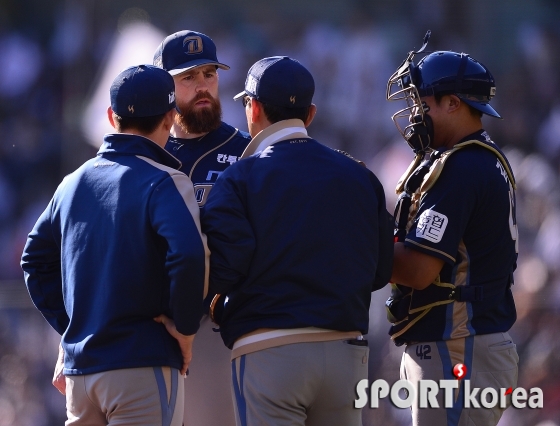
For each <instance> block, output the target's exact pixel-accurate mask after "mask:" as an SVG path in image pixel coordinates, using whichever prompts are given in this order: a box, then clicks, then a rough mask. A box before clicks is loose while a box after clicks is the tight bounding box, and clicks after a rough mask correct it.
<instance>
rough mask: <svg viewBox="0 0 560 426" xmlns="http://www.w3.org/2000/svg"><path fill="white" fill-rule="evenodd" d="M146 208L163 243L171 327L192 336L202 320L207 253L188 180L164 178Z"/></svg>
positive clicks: (196, 207)
mask: <svg viewBox="0 0 560 426" xmlns="http://www.w3.org/2000/svg"><path fill="white" fill-rule="evenodd" d="M149 208H150V218H151V222H152V227H153V229H154V230H155V231H156V233H157V234H158V235H160V236H162V237H163V238H164V239H165V241H166V242H167V255H166V260H165V269H166V272H167V275H168V277H169V285H170V302H169V303H170V308H171V312H172V314H173V319H174V321H175V325H176V327H177V330H178V331H179V332H180V333H182V334H185V335H190V334H194V333H196V331H197V330H198V327H199V323H200V318H202V300H203V297H204V292H205V282H206V277H207V256H208V250H207V247H206V242H205V239H206V237H205V236H204V235H203V234H202V233H201V230H200V222H199V209H198V204H197V203H196V200H195V198H194V191H193V186H192V183H191V181H190V180H189V178H188V177H187V176H185V175H184V174H183V173H179V172H177V173H176V174H172V175H170V177H169V178H166V179H164V180H163V181H162V182H161V183H160V184H159V185H157V187H155V188H154V190H153V194H152V197H151V199H150V207H149Z"/></svg>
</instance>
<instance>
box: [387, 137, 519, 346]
mask: <svg viewBox="0 0 560 426" xmlns="http://www.w3.org/2000/svg"><path fill="white" fill-rule="evenodd" d="M470 140H474V141H475V142H474V143H471V144H468V145H466V146H464V147H462V148H460V149H458V150H457V151H456V152H454V153H452V155H450V156H449V158H447V160H446V162H445V167H444V168H443V170H441V174H440V176H439V178H437V181H435V183H434V184H433V186H432V187H430V188H429V189H428V190H427V191H426V192H425V193H423V194H422V197H421V199H420V205H419V208H418V211H417V213H416V217H415V220H414V222H413V224H412V226H411V228H410V230H409V231H408V233H407V236H406V240H405V245H406V246H408V247H410V248H413V249H414V250H418V251H421V252H423V253H426V254H429V255H431V256H435V257H438V258H440V259H443V260H444V261H445V264H444V266H443V268H442V270H441V272H440V276H439V282H440V283H450V284H453V285H456V286H467V287H472V286H477V287H478V288H480V289H481V292H480V293H479V295H481V299H482V300H472V301H461V302H454V303H449V304H442V305H438V306H433V307H432V308H431V309H429V310H428V311H427V312H426V313H425V314H424V315H423V316H422V315H420V318H419V319H418V320H417V322H415V323H414V324H409V325H410V327H409V328H408V327H403V325H404V324H400V325H395V326H393V327H392V329H391V332H390V334H393V335H394V336H393V338H395V337H396V339H395V340H396V342H397V343H399V342H414V341H435V340H448V339H453V338H459V337H466V336H469V335H475V334H489V333H496V332H505V331H507V330H509V329H510V327H511V326H512V325H513V323H514V322H515V319H516V311H515V305H514V301H513V296H512V292H511V289H510V285H511V283H512V279H513V278H512V277H513V270H514V268H515V263H516V259H517V246H516V244H517V242H516V240H517V227H516V225H515V196H514V190H513V185H514V182H511V178H510V176H509V175H508V172H507V171H506V169H509V166H508V165H507V160H505V161H506V163H505V166H504V164H503V163H502V162H501V161H500V159H499V156H501V157H503V158H504V159H505V157H504V156H503V154H502V153H501V152H500V151H499V149H498V148H497V146H496V145H495V144H494V143H493V142H491V141H490V140H489V138H488V137H487V134H486V132H477V133H476V134H474V135H470V136H469V137H467V138H465V139H464V140H463V141H462V142H461V143H463V142H466V141H470ZM458 145H459V144H458ZM485 145H486V146H489V147H490V148H487V147H486V146H485ZM493 151H494V152H493ZM497 154H499V155H497ZM511 177H513V175H511ZM432 286H433V285H431V286H429V287H428V289H426V290H422V291H417V290H414V292H413V296H412V298H413V299H414V298H415V297H418V298H420V297H422V296H421V293H422V292H425V291H430V290H429V288H430V287H432ZM406 328H408V329H407V330H406ZM397 330H398V331H400V333H399V332H397V333H396V335H395V332H396V331H397ZM403 331H404V332H403Z"/></svg>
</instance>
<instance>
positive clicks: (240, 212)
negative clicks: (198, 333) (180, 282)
mask: <svg viewBox="0 0 560 426" xmlns="http://www.w3.org/2000/svg"><path fill="white" fill-rule="evenodd" d="M250 161H252V160H243V161H242V162H240V163H236V164H233V165H232V166H230V167H229V168H228V169H227V170H226V171H224V172H223V173H222V175H221V176H220V177H219V178H218V180H217V181H216V183H215V184H214V187H213V189H212V192H211V193H210V196H209V197H208V201H207V202H206V205H205V206H204V208H203V211H202V229H203V231H204V232H205V233H206V235H207V236H208V247H209V248H210V252H211V253H212V254H211V256H210V292H213V293H219V294H224V293H227V292H229V291H230V290H231V289H233V288H234V287H235V285H236V284H239V283H240V282H241V281H242V280H243V278H244V277H246V276H247V272H248V270H249V266H250V264H251V260H252V258H253V254H254V251H255V247H256V243H255V236H254V233H253V230H252V227H251V224H250V223H249V219H248V217H247V212H246V208H245V204H244V203H245V191H244V188H243V185H242V184H241V183H239V182H240V179H239V178H238V176H239V175H240V174H241V172H242V170H241V169H242V168H244V167H239V166H241V164H243V166H247V164H248V162H250Z"/></svg>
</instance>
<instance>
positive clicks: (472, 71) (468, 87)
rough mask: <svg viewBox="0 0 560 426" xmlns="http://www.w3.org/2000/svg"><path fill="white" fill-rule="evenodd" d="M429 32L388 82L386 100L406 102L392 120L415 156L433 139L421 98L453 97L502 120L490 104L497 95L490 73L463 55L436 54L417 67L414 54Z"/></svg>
mask: <svg viewBox="0 0 560 426" xmlns="http://www.w3.org/2000/svg"><path fill="white" fill-rule="evenodd" d="M430 35H431V31H428V32H427V33H426V35H425V36H424V41H423V45H422V47H421V48H420V50H418V51H416V52H415V51H411V52H409V53H408V56H407V58H406V59H405V61H404V62H403V63H402V64H401V66H400V67H399V68H398V69H397V71H395V73H394V74H393V75H392V76H391V77H390V78H389V81H388V82H387V100H390V101H394V100H405V101H406V103H407V107H406V108H403V109H401V110H399V111H397V112H396V113H395V114H393V116H392V117H391V118H392V119H393V122H394V123H395V125H396V126H397V129H398V130H399V132H400V133H401V135H402V136H403V138H404V139H405V140H406V141H407V143H408V144H409V145H410V147H411V148H412V150H413V151H414V152H415V153H420V152H427V151H428V150H429V149H430V144H431V142H432V141H433V137H434V128H433V123H432V120H431V118H430V116H429V115H427V114H426V113H427V112H428V111H429V109H428V108H427V106H426V104H425V103H423V102H422V100H421V97H424V96H432V95H443V94H454V95H456V96H457V97H458V98H459V99H460V100H461V101H462V102H465V103H466V104H468V105H470V106H471V107H472V108H474V109H476V110H479V111H480V112H482V113H484V114H488V115H490V116H492V117H497V118H501V117H500V115H499V114H498V112H497V111H496V110H495V109H494V108H492V107H491V106H490V104H489V102H490V99H492V97H493V96H494V95H495V94H496V85H495V82H494V77H492V74H491V73H490V71H489V70H488V69H487V68H486V67H485V66H484V65H482V64H481V63H480V62H477V61H476V60H475V59H473V58H471V57H470V56H469V55H467V54H466V53H457V52H451V51H438V52H433V53H430V54H429V55H426V56H425V57H423V58H422V59H421V60H420V62H418V65H416V64H415V63H414V61H413V58H414V55H416V54H418V53H421V52H423V51H424V49H425V48H426V46H427V44H428V40H429V38H430Z"/></svg>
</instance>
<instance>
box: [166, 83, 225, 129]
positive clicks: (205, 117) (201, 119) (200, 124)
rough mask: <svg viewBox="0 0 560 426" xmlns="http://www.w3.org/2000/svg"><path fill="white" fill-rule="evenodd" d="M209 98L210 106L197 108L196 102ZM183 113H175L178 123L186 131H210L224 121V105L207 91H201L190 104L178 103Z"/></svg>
mask: <svg viewBox="0 0 560 426" xmlns="http://www.w3.org/2000/svg"><path fill="white" fill-rule="evenodd" d="M201 99H208V100H209V101H210V107H202V108H195V105H194V104H195V103H196V102H198V101H199V100H201ZM178 107H179V109H180V110H181V113H180V114H179V113H177V114H176V115H175V123H177V124H178V125H179V126H180V127H181V129H182V130H183V131H184V132H185V133H194V134H196V133H208V132H211V131H212V130H215V129H217V128H218V127H220V124H221V123H222V106H221V104H220V100H219V99H217V98H214V97H212V95H210V94H209V93H207V92H201V93H199V94H198V95H197V96H196V97H195V98H194V99H193V100H191V101H190V102H189V103H188V104H181V103H178Z"/></svg>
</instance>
